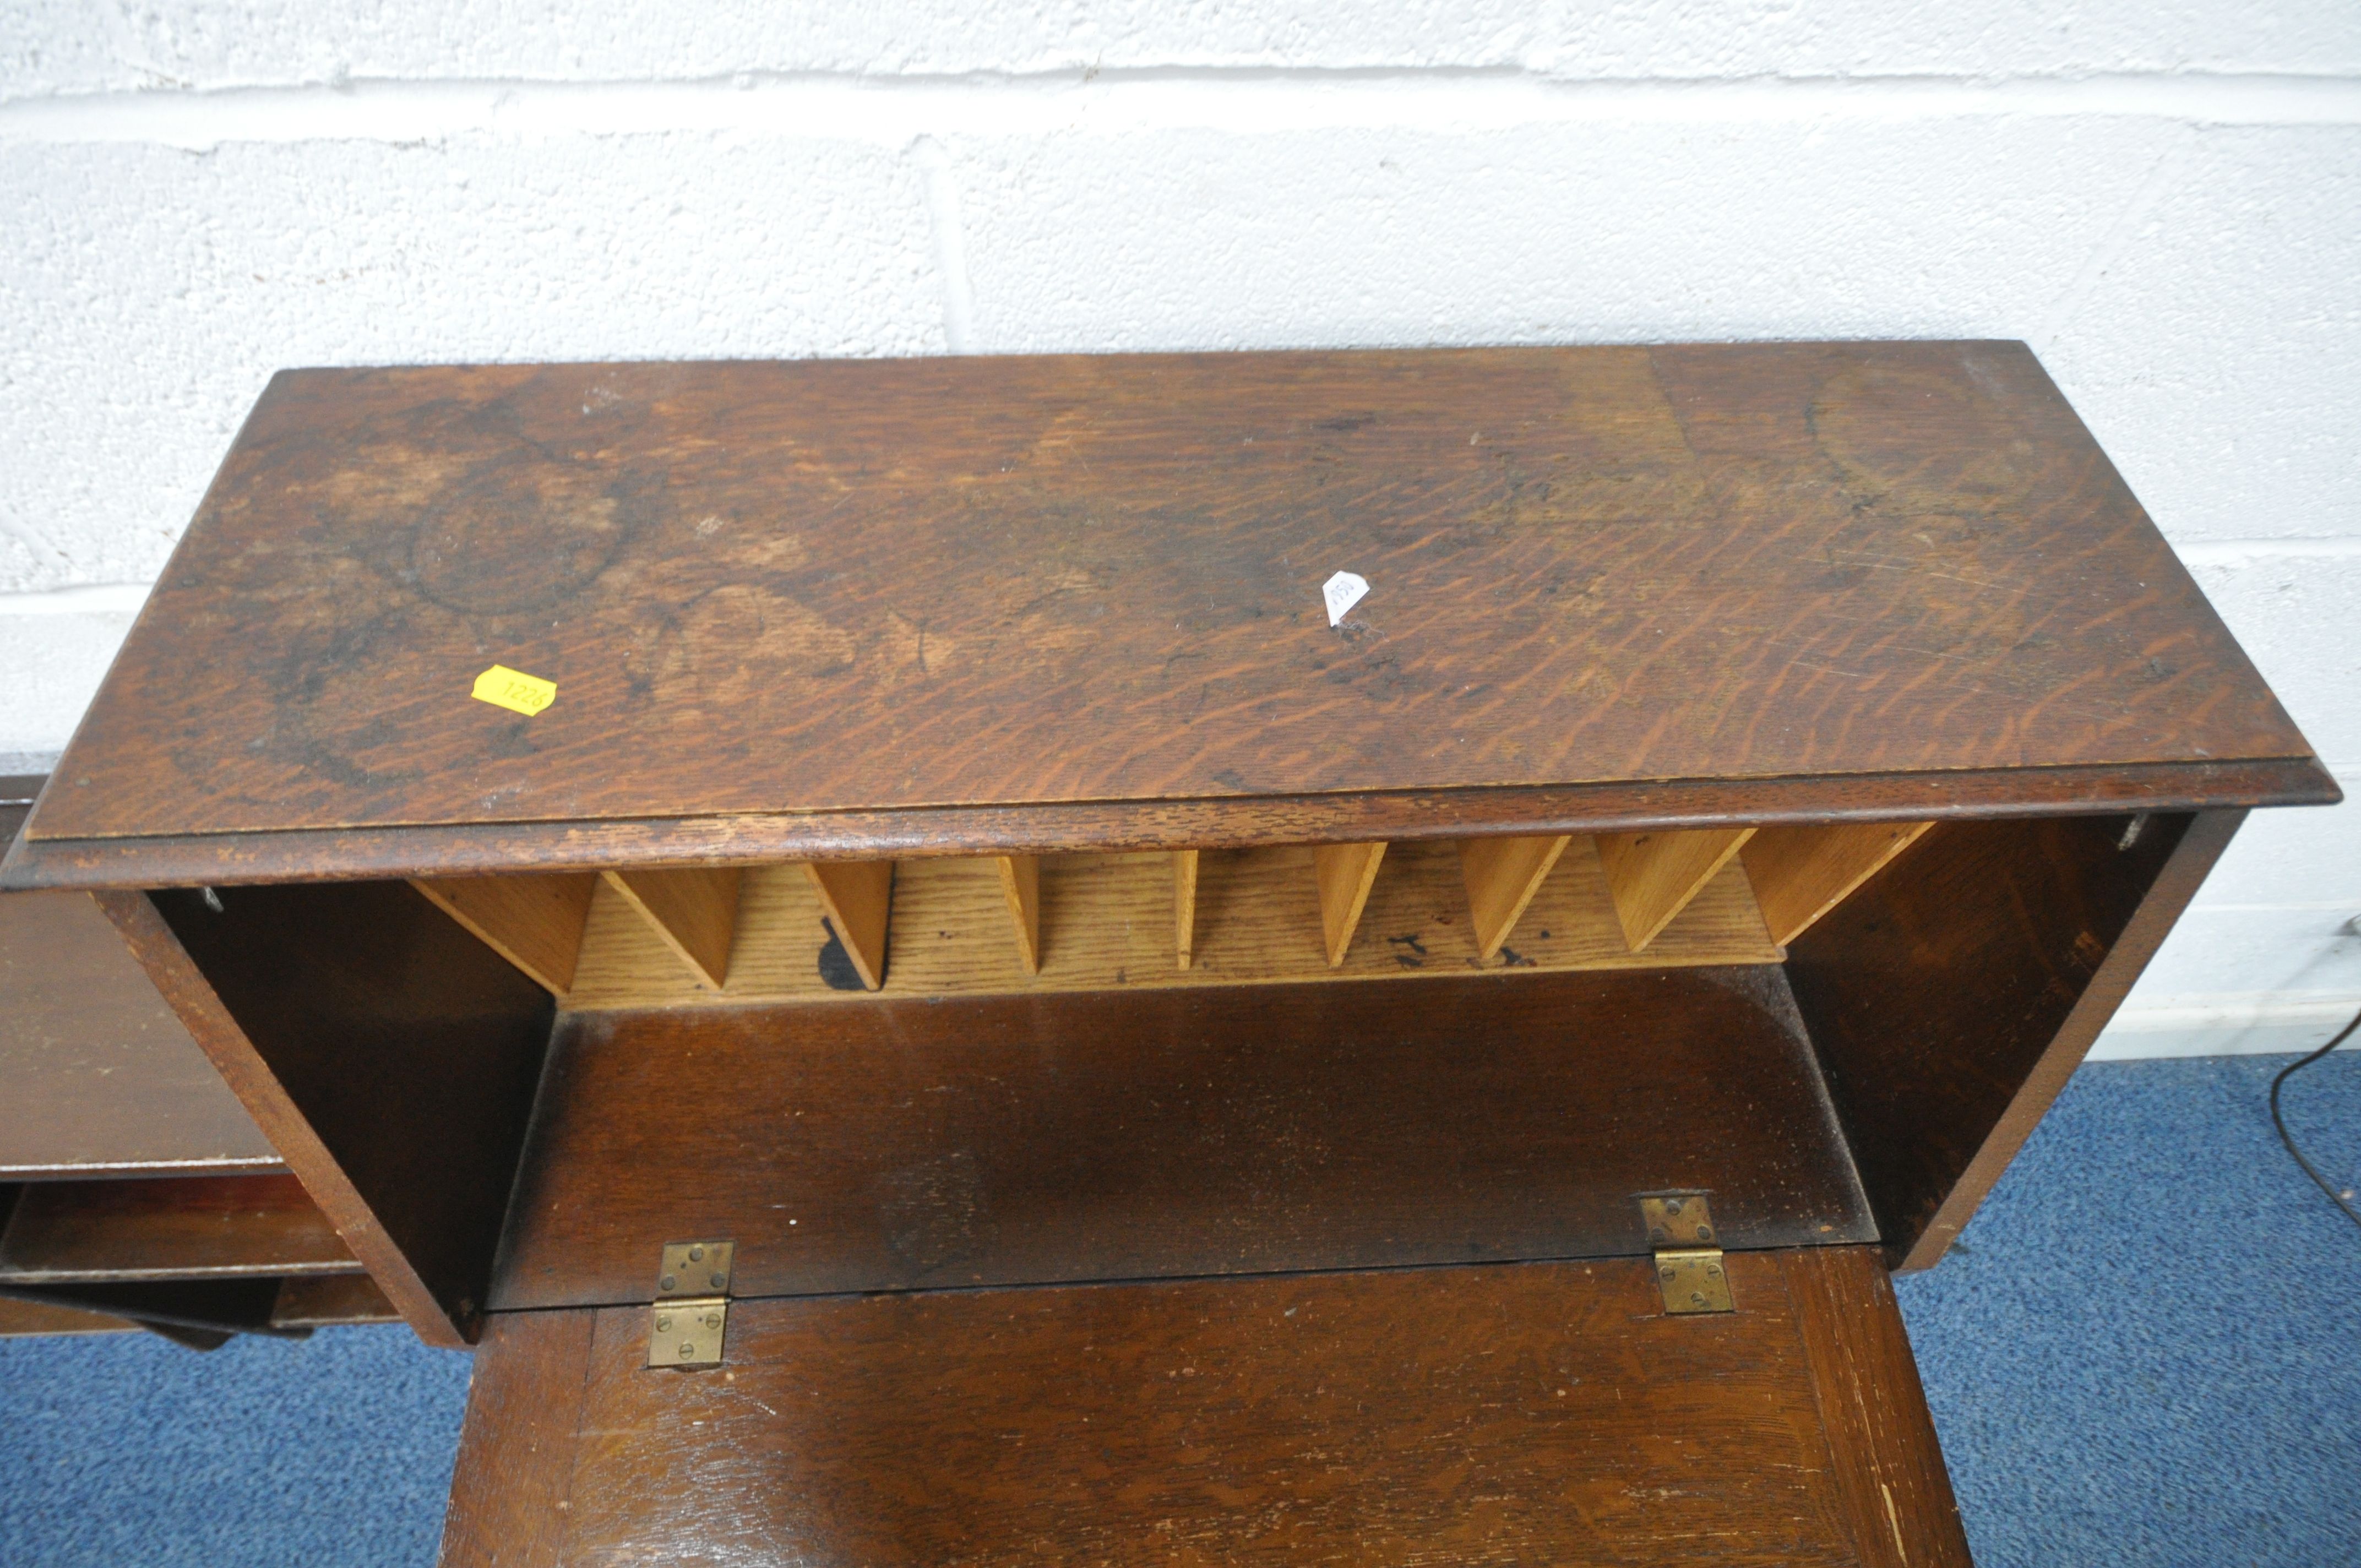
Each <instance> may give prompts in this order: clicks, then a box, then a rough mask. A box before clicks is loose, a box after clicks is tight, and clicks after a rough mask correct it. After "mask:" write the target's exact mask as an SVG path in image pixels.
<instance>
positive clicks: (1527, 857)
mask: <svg viewBox="0 0 2361 1568" xmlns="http://www.w3.org/2000/svg"><path fill="white" fill-rule="evenodd" d="M1572 842H1574V839H1573V836H1572V835H1571V834H1565V833H1561V834H1557V835H1555V836H1554V837H1553V836H1548V835H1543V836H1541V837H1538V838H1522V839H1461V840H1460V841H1459V875H1460V877H1461V879H1462V880H1463V881H1465V882H1466V884H1467V914H1468V917H1469V918H1470V919H1472V920H1473V921H1475V923H1476V950H1477V953H1478V954H1479V955H1480V956H1481V957H1483V958H1485V959H1490V958H1491V957H1493V956H1494V955H1495V954H1497V953H1498V952H1499V950H1500V948H1501V946H1502V944H1504V943H1506V942H1507V941H1508V939H1509V933H1510V931H1512V930H1514V929H1515V928H1516V924H1517V921H1518V919H1519V917H1520V916H1522V915H1523V914H1524V912H1525V906H1526V905H1529V904H1531V903H1532V901H1533V894H1537V893H1539V892H1540V891H1541V890H1542V883H1543V880H1544V879H1546V878H1547V877H1548V876H1549V874H1550V868H1551V867H1553V866H1554V865H1556V864H1557V861H1558V857H1559V856H1560V855H1563V854H1564V853H1565V847H1566V846H1567V845H1568V844H1570V843H1572Z"/></svg>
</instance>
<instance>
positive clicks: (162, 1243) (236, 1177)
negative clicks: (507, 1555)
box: [0, 777, 391, 1349]
mask: <svg viewBox="0 0 2361 1568" xmlns="http://www.w3.org/2000/svg"><path fill="white" fill-rule="evenodd" d="M41 782H42V781H41V780H40V779H39V778H38V777H10V778H0V839H14V838H15V837H16V833H17V830H18V828H21V826H22V825H23V822H24V818H25V815H26V812H27V809H28V808H29V807H30V806H31V804H32V800H33V796H34V795H35V794H36V793H37V792H38V788H39V785H40V784H41ZM390 1316H391V1310H390V1308H389V1307H388V1306H387V1305H386V1303H385V1301H384V1299H383V1298H382V1297H379V1296H378V1295H377V1294H376V1292H375V1289H374V1288H373V1287H371V1286H370V1285H369V1283H368V1277H366V1276H365V1275H364V1274H362V1272H361V1266H360V1265H359V1264H358V1263H357V1262H356V1261H355V1260H354V1258H353V1255H352V1254H351V1253H349V1252H348V1251H346V1248H345V1246H344V1244H343V1243H342V1242H341V1241H339V1240H338V1239H337V1236H336V1233H335V1229H334V1228H333V1227H332V1226H330V1225H329V1223H328V1222H327V1221H326V1219H325V1218H324V1216H323V1215H322V1214H321V1213H320V1211H319V1209H318V1208H317V1207H316V1206H315V1205H314V1204H313V1202H312V1201H311V1199H310V1198H309V1197H307V1196H306V1195H305V1193H304V1191H303V1189H302V1186H301V1185H300V1184H298V1183H297V1182H296V1181H295V1179H293V1178H292V1177H290V1176H289V1175H287V1174H286V1167H285V1166H283V1165H282V1164H280V1159H279V1156H278V1153H277V1152H276V1151H275V1150H273V1149H272V1148H271V1146H270V1145H269V1142H268V1141H266V1140H265V1139H264V1137H263V1136H262V1134H261V1132H260V1130H259V1129H258V1128H257V1127H256V1126H255V1124H254V1120H253V1118H252V1117H250V1116H248V1115H247V1113H246V1112H245V1110H244V1109H243V1108H242V1107H241V1106H240V1105H239V1104H238V1102H237V1097H236V1095H234V1094H232V1093H231V1092H230V1091H229V1087H228V1085H226V1084H225V1083H224V1082H223V1081H222V1079H221V1075H220V1074H219V1073H217V1072H215V1071H214V1068H213V1064H212V1063H211V1062H209V1061H207V1060H206V1059H205V1056H204V1053H203V1051H201V1050H200V1049H198V1047H197V1044H196V1042H195V1041H194V1040H192V1039H191V1038H190V1037H189V1033H188V1031H187V1030H186V1029H185V1028H183V1027H182V1026H181V1022H180V1020H179V1018H178V1017H176V1016H175V1015H174V1014H173V1013H172V1010H171V1009H170V1007H168V1006H166V1005H165V1004H164V1000H163V998H162V997H160V996H159V995H158V994H157V993H156V988H155V987H154V986H153V985H152V984H150V983H149V982H148V977H147V975H146V973H145V972H144V971H143V970H141V969H140V967H139V964H138V962H137V960H136V959H133V957H132V956H131V954H130V952H129V951H128V950H127V949H126V948H125V947H124V945H123V941H122V938H120V937H119V936H118V935H117V934H116V932H115V927H113V926H111V925H110V924H109V923H108V922H107V919H106V917H105V916H104V915H102V914H101V913H100V912H99V909H98V906H97V905H96V903H95V902H93V899H92V898H91V896H90V895H89V894H83V893H66V892H60V893H13V894H5V895H0V1334H13V1333H72V1332H104V1331H110V1330H127V1329H133V1328H139V1327H146V1328H149V1329H152V1330H154V1331H156V1332H159V1333H164V1334H167V1335H169V1336H170V1337H171V1338H174V1339H177V1340H180V1341H181V1342H182V1343H187V1344H191V1345H194V1346H196V1347H199V1348H203V1349H211V1348H213V1347H214V1346H216V1345H219V1344H221V1343H225V1342H226V1340H227V1338H228V1336H229V1335H231V1334H232V1333H238V1332H245V1333H279V1334H290V1333H292V1334H302V1333H308V1332H310V1331H311V1330H312V1329H313V1328H314V1327H318V1326H320V1325H322V1324H324V1323H330V1322H336V1323H345V1322H375V1321H386V1320H387V1319H388V1318H390Z"/></svg>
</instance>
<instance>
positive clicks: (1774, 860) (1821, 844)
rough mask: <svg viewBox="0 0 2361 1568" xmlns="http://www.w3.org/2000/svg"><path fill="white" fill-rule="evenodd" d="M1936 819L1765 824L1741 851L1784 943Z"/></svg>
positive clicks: (1768, 919)
mask: <svg viewBox="0 0 2361 1568" xmlns="http://www.w3.org/2000/svg"><path fill="white" fill-rule="evenodd" d="M1933 826H1934V824H1933V823H1931V822H1852V823H1840V824H1837V825H1833V826H1829V827H1825V828H1818V827H1814V828H1763V829H1761V830H1760V831H1758V832H1757V833H1756V834H1755V835H1754V836H1753V837H1752V838H1751V839H1748V840H1747V841H1746V844H1745V847H1744V848H1743V849H1741V850H1740V851H1739V852H1740V854H1741V856H1743V857H1744V859H1745V861H1746V874H1747V877H1748V879H1749V880H1750V881H1752V883H1753V884H1754V896H1755V899H1756V902H1758V903H1759V904H1761V905H1762V906H1763V923H1764V924H1765V925H1766V926H1768V927H1770V928H1771V936H1772V939H1773V940H1774V941H1776V942H1779V943H1781V944H1782V945H1784V944H1785V943H1788V942H1792V941H1794V940H1795V938H1798V937H1800V936H1802V935H1803V934H1804V932H1805V931H1806V929H1808V928H1809V927H1810V926H1811V924H1812V922H1814V921H1815V920H1817V919H1818V918H1819V917H1820V916H1823V915H1826V914H1827V913H1828V911H1829V910H1831V909H1834V908H1835V907H1836V906H1837V905H1839V904H1841V903H1843V902H1844V898H1845V895H1846V894H1849V893H1850V892H1852V890H1853V889H1855V888H1857V887H1859V886H1860V885H1861V883H1865V882H1867V881H1868V880H1869V879H1870V878H1871V877H1872V876H1873V875H1874V874H1876V872H1877V871H1878V869H1879V868H1880V867H1882V866H1883V865H1884V864H1885V862H1886V861H1890V860H1892V859H1893V858H1894V856H1896V855H1898V854H1900V853H1901V852H1902V851H1903V850H1906V849H1908V848H1909V847H1910V846H1911V845H1912V844H1913V843H1915V842H1916V840H1917V838H1918V835H1920V834H1921V833H1924V832H1925V831H1927V828H1932V827H1933Z"/></svg>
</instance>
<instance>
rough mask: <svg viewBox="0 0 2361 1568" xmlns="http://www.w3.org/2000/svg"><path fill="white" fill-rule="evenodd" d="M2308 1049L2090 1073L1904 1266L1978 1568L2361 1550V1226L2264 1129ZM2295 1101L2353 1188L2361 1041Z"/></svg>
mask: <svg viewBox="0 0 2361 1568" xmlns="http://www.w3.org/2000/svg"><path fill="white" fill-rule="evenodd" d="M2290 1059H2291V1058H2287V1057H2217V1058H2196V1059H2192V1060H2185V1061H2142V1062H2095V1063H2092V1064H2091V1065H2090V1066H2087V1067H2085V1068H2083V1069H2082V1070H2081V1071H2080V1072H2079V1073H2077V1074H2075V1076H2074V1081H2073V1082H2072V1084H2071V1085H2070V1087H2069V1088H2068V1089H2067V1091H2066V1092H2065V1093H2064V1094H2063V1095H2061V1096H2059V1102H2058V1104H2057V1106H2056V1108H2055V1109H2053V1110H2052V1111H2051V1113H2050V1114H2049V1115H2048V1118H2047V1119H2045V1120H2044V1121H2043V1122H2042V1124H2041V1125H2040V1126H2039V1127H2038V1128H2037V1129H2036V1131H2035V1133H2034V1135H2033V1137H2032V1139H2031V1140H2030V1141H2029V1142H2028V1143H2027V1144H2026V1148H2025V1152H2024V1153H2023V1154H2022V1155H2020V1156H2019V1157H2017V1160H2016V1162H2015V1164H2014V1165H2012V1166H2010V1167H2009V1169H2008V1174H2007V1176H2006V1177H2005V1178H2004V1179H2003V1180H2002V1182H2001V1184H2000V1186H1999V1188H1998V1189H1997V1190H1995V1191H1994V1192H1993V1196H1992V1198H1991V1199H1990V1200H1989V1201H1987V1202H1986V1203H1985V1204H1984V1207H1983V1209H1982V1211H1981V1212H1979V1213H1978V1214H1977V1215H1976V1218H1975V1219H1974V1221H1973V1222H1972V1223H1971V1224H1970V1225H1969V1226H1968V1230H1967V1234H1965V1235H1963V1236H1962V1237H1961V1238H1960V1245H1958V1246H1956V1247H1954V1248H1953V1250H1952V1253H1951V1255H1950V1257H1949V1258H1948V1259H1947V1260H1945V1262H1944V1263H1943V1264H1942V1266H1939V1267H1938V1268H1935V1269H1933V1270H1931V1271H1930V1272H1928V1273H1927V1274H1925V1275H1922V1276H1919V1277H1915V1278H1908V1279H1903V1280H1899V1281H1897V1282H1896V1283H1897V1284H1898V1286H1899V1288H1900V1295H1901V1297H1902V1311H1903V1317H1904V1320H1905V1321H1906V1322H1907V1323H1908V1324H1909V1328H1910V1339H1911V1343H1912V1344H1913V1345H1914V1346H1915V1347H1916V1350H1917V1353H1918V1365H1919V1371H1920V1374H1921V1375H1922V1376H1924V1377H1925V1378H1926V1382H1927V1403H1928V1404H1929V1405H1930V1406H1931V1407H1932V1408H1933V1409H1934V1412H1935V1425H1936V1428H1937V1430H1938V1431H1939V1432H1940V1433H1941V1435H1942V1439H1943V1453H1944V1456H1945V1457H1946V1458H1947V1459H1948V1460H1949V1463H1950V1467H1951V1484H1952V1486H1953V1487H1954V1488H1955V1489H1956V1490H1957V1491H1958V1493H1959V1497H1960V1511H1961V1513H1963V1514H1964V1515H1965V1516H1966V1519H1967V1524H1968V1540H1969V1542H1970V1544H1971V1547H1972V1548H1973V1549H1974V1552H1975V1556H1976V1562H1977V1563H1979V1564H1980V1565H1981V1568H2033V1565H2034V1564H2052V1563H2070V1564H2076V1565H2078V1568H2101V1565H2103V1564H2105V1565H2116V1564H2120V1565H2122V1568H2134V1565H2137V1568H2168V1565H2169V1568H2179V1565H2180V1564H2184V1563H2186V1564H2192V1565H2196V1564H2203V1565H2206V1568H2232V1565H2245V1564H2270V1565H2276V1564H2281V1563H2285V1564H2290V1565H2294V1564H2304V1565H2305V1568H2314V1565H2318V1564H2324V1563H2361V1335H2357V1334H2356V1332H2355V1331H2356V1328H2361V1227H2356V1226H2355V1225H2354V1223H2352V1222H2351V1221H2350V1220H2347V1219H2346V1218H2345V1216H2344V1215H2342V1214H2340V1213H2338V1212H2336V1210H2335V1208H2334V1205H2332V1204H2331V1203H2330V1202H2329V1201H2328V1200H2327V1199H2326V1198H2325V1197H2324V1196H2323V1195H2322V1193H2321V1191H2320V1189H2318V1188H2317V1187H2314V1186H2313V1185H2312V1183H2311V1181H2310V1180H2308V1179H2306V1178H2305V1177H2304V1175H2303V1173H2302V1172H2301V1170H2298V1169H2297V1168H2296V1167H2295V1164H2294V1162H2293V1161H2291V1160H2290V1159H2289V1158H2288V1157H2287V1153H2286V1151H2285V1150H2283V1149H2282V1148H2280V1147H2279V1139H2278V1136H2277V1135H2275V1134H2274V1133H2273V1132H2272V1131H2271V1122H2270V1113H2269V1111H2268V1108H2267V1106H2266V1104H2265V1095H2266V1093H2267V1092H2268V1088H2269V1084H2270V1079H2271V1075H2272V1074H2273V1073H2275V1072H2277V1071H2278V1070H2279V1069H2280V1068H2282V1067H2284V1066H2286V1065H2287V1063H2288V1062H2289V1060H2290ZM2283 1103H2284V1105H2285V1108H2286V1112H2287V1118H2288V1125H2289V1127H2290V1129H2291V1130H2292V1131H2293V1132H2294V1134H2295V1135H2296V1141H2297V1142H2299V1143H2300V1144H2301V1145H2302V1146H2303V1148H2304V1152H2305V1153H2306V1154H2308V1155H2310V1156H2311V1157H2312V1163H2313V1164H2314V1165H2317V1166H2319V1167H2320V1168H2321V1169H2322V1170H2323V1172H2325V1173H2326V1174H2327V1175H2328V1177H2329V1179H2331V1180H2333V1181H2336V1182H2338V1183H2339V1184H2340V1185H2349V1184H2351V1183H2353V1182H2354V1181H2356V1179H2361V1052H2355V1051H2353V1050H2351V1049H2350V1048H2348V1049H2346V1050H2344V1051H2340V1052H2338V1053H2337V1054H2336V1055H2334V1056H2332V1057H2330V1058H2327V1059H2326V1060H2324V1061H2322V1062H2319V1063H2317V1064H2316V1065H2314V1066H2312V1067H2309V1068H2306V1069H2304V1070H2303V1071H2301V1072H2300V1073H2298V1074H2297V1075H2296V1076H2295V1077H2294V1078H2293V1079H2292V1080H2290V1082H2289V1084H2288V1088H2287V1091H2286V1094H2285V1096H2284V1101H2283Z"/></svg>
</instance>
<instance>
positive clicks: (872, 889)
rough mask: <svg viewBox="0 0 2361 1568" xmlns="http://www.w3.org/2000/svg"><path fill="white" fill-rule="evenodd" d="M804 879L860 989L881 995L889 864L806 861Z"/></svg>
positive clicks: (890, 907)
mask: <svg viewBox="0 0 2361 1568" xmlns="http://www.w3.org/2000/svg"><path fill="white" fill-rule="evenodd" d="M804 875H805V876H806V877H807V879H808V880H809V881H810V883H811V885H812V888H813V890H814V891H815V892H816V893H818V895H819V906H820V911H821V913H822V914H823V915H825V916H827V917H828V922H829V927H831V928H832V929H834V931H835V932H836V937H837V940H838V941H840V942H841V943H842V944H843V946H844V950H845V953H846V956H848V957H849V958H851V959H852V967H853V969H854V970H856V971H858V972H859V974H860V976H861V983H862V986H863V987H865V988H866V989H868V990H871V991H879V990H883V989H884V984H885V962H886V959H885V951H886V949H885V939H886V930H887V927H888V926H889V924H890V923H891V921H892V919H893V914H894V862H893V861H827V862H825V863H823V862H820V861H806V862H805V864H804ZM742 907H743V905H742V895H741V910H742Z"/></svg>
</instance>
